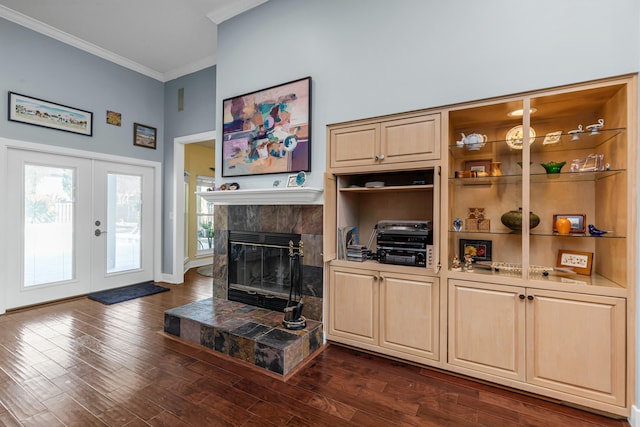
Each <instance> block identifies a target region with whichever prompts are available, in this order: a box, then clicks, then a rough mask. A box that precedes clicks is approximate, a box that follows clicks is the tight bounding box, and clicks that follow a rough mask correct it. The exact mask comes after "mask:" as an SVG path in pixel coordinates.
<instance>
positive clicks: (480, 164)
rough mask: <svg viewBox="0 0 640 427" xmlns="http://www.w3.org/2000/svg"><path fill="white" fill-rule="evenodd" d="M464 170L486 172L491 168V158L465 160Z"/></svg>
mask: <svg viewBox="0 0 640 427" xmlns="http://www.w3.org/2000/svg"><path fill="white" fill-rule="evenodd" d="M464 170H466V171H472V172H476V173H477V172H486V173H489V171H490V170H491V159H486V160H466V161H465V162H464Z"/></svg>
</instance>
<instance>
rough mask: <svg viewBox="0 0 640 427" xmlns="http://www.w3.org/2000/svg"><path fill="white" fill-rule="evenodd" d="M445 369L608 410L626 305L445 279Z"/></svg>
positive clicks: (618, 375) (618, 395) (618, 392)
mask: <svg viewBox="0 0 640 427" xmlns="http://www.w3.org/2000/svg"><path fill="white" fill-rule="evenodd" d="M448 294H449V301H448V317H449V321H448V328H449V330H448V349H449V353H448V363H449V364H450V365H452V366H455V367H459V368H462V369H460V371H461V372H465V373H470V374H488V376H483V378H492V377H493V376H498V377H502V378H506V379H511V380H515V381H519V382H523V383H525V384H528V385H532V386H539V387H544V388H546V389H549V390H554V391H557V392H562V393H568V394H571V395H575V396H580V397H583V398H586V399H594V400H597V401H601V402H606V403H610V404H613V405H619V406H620V405H624V401H625V386H626V384H625V371H624V369H621V368H622V367H624V366H625V351H626V345H625V309H626V306H625V300H624V299H623V298H612V297H604V296H598V295H585V294H576V293H570V292H558V291H550V290H544V289H533V288H522V287H518V286H505V285H496V284H491V283H479V282H471V281H464V280H457V279H452V280H450V281H449V290H448Z"/></svg>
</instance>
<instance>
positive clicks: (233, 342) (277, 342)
mask: <svg viewBox="0 0 640 427" xmlns="http://www.w3.org/2000/svg"><path fill="white" fill-rule="evenodd" d="M282 319H283V313H279V312H275V311H269V310H265V309H261V308H256V307H253V306H250V305H246V304H242V303H239V302H234V301H229V300H223V299H218V298H208V299H205V300H201V301H197V302H194V303H191V304H187V305H183V306H181V307H176V308H172V309H171V310H167V311H166V312H165V313H164V331H165V332H166V333H168V334H171V335H174V336H176V337H179V338H180V339H183V340H185V341H189V342H191V343H194V344H198V345H201V346H203V347H206V348H208V349H211V350H214V351H216V352H219V353H222V354H224V355H227V356H230V357H232V358H234V359H237V360H240V361H242V362H245V363H249V364H251V365H254V366H257V367H259V368H262V369H266V370H268V371H270V372H273V373H275V374H278V375H281V376H283V377H284V376H286V375H287V374H288V373H290V372H292V370H293V369H294V368H295V367H296V366H298V365H299V364H300V363H302V362H303V361H304V360H305V359H306V358H308V357H309V356H310V355H312V354H313V353H314V352H315V351H316V350H318V349H319V348H320V347H321V346H322V340H323V336H322V323H320V322H317V321H314V320H307V327H306V328H304V329H302V330H299V331H292V330H288V329H285V328H284V327H283V326H282Z"/></svg>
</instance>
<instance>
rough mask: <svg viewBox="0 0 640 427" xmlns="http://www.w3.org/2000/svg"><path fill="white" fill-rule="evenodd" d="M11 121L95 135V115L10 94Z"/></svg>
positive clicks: (9, 110) (9, 111)
mask: <svg viewBox="0 0 640 427" xmlns="http://www.w3.org/2000/svg"><path fill="white" fill-rule="evenodd" d="M8 113H9V114H8V115H9V117H8V118H9V120H10V121H12V122H19V123H26V124H29V125H34V126H42V127H46V128H50V129H56V130H61V131H64V132H71V133H78V134H81V135H86V136H92V135H93V113H92V112H90V111H85V110H80V109H78V108H73V107H69V106H67V105H62V104H56V103H53V102H49V101H45V100H43V99H38V98H33V97H31V96H27V95H21V94H19V93H15V92H9V108H8Z"/></svg>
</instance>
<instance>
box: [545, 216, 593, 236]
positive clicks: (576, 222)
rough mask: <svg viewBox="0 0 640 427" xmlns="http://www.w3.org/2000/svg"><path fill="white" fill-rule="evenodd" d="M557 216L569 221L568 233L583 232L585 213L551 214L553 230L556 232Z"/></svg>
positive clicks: (584, 230) (584, 228) (584, 229)
mask: <svg viewBox="0 0 640 427" xmlns="http://www.w3.org/2000/svg"><path fill="white" fill-rule="evenodd" d="M558 218H567V219H568V220H569V222H571V230H569V234H584V233H585V232H586V231H587V229H586V227H585V219H586V215H585V214H554V215H553V232H554V233H557V232H558V228H557V227H556V221H557V220H558Z"/></svg>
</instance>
